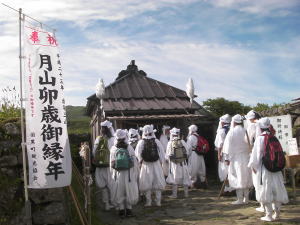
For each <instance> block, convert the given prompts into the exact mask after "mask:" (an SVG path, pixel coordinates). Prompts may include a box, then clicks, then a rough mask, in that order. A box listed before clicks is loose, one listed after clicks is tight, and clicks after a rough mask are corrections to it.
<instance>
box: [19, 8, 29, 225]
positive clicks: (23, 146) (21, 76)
mask: <svg viewBox="0 0 300 225" xmlns="http://www.w3.org/2000/svg"><path fill="white" fill-rule="evenodd" d="M21 32H22V9H21V8H20V9H19V61H20V100H21V101H20V105H21V109H20V110H21V133H22V143H21V146H22V155H23V176H24V192H25V212H26V224H27V225H31V204H30V201H29V199H28V181H27V164H26V142H25V132H24V115H23V82H22V81H23V73H22V34H21Z"/></svg>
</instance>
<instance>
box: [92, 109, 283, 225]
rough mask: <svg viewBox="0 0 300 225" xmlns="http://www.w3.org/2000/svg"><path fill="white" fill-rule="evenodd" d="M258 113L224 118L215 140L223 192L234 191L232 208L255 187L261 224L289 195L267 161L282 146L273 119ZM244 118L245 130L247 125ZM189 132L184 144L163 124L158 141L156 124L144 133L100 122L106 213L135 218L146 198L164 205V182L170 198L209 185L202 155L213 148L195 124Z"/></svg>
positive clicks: (97, 159)
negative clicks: (169, 188)
mask: <svg viewBox="0 0 300 225" xmlns="http://www.w3.org/2000/svg"><path fill="white" fill-rule="evenodd" d="M257 115H258V114H257V113H255V112H254V111H250V112H249V113H248V114H247V115H246V116H245V117H243V116H241V115H239V114H238V115H235V116H233V117H232V118H231V117H230V116H229V115H228V114H226V115H224V116H222V117H220V120H219V126H218V129H217V134H216V138H215V142H214V145H215V150H216V152H217V156H218V157H217V158H218V162H219V164H218V174H219V178H220V181H228V185H226V187H225V190H224V191H225V192H231V191H232V190H235V191H236V196H237V200H236V201H234V202H232V204H235V205H239V204H247V203H248V202H249V189H250V188H251V187H253V186H254V188H255V190H256V200H257V201H258V202H259V203H260V204H261V205H260V207H259V208H257V209H256V210H257V211H260V212H264V213H265V216H264V217H261V220H264V221H274V220H278V219H279V216H280V207H281V204H282V203H287V202H288V196H287V192H286V189H285V186H284V183H283V176H282V172H281V171H280V170H281V169H280V168H279V169H277V170H276V171H270V169H269V168H268V167H267V166H266V164H265V161H266V158H267V156H266V149H268V151H269V149H271V150H272V151H273V152H271V153H270V154H269V153H268V156H269V155H271V156H270V158H271V161H272V160H273V161H274V157H280V155H279V153H278V152H279V150H280V144H279V145H278V143H279V142H276V140H277V139H276V138H275V136H274V133H275V131H274V129H272V126H271V124H270V120H269V119H268V118H260V119H258V117H257ZM245 118H246V119H247V129H245V128H244V126H243V123H244V119H245ZM188 129H189V133H188V136H187V139H186V141H185V140H183V139H182V138H181V137H182V135H181V133H180V129H178V128H176V127H173V128H172V129H171V127H169V126H167V125H164V126H163V127H162V134H161V136H160V138H159V139H157V138H156V135H155V132H156V130H155V129H154V128H153V125H145V126H144V127H143V128H142V134H141V135H140V132H139V130H137V129H133V128H131V129H129V130H123V129H117V130H116V131H114V128H113V126H112V123H111V122H109V121H107V120H106V121H103V122H101V134H100V136H98V137H97V138H96V140H95V142H94V147H93V164H94V165H95V166H96V171H95V180H96V185H97V186H98V187H99V188H100V189H101V190H102V201H103V202H104V204H105V210H110V209H111V208H115V209H117V210H118V212H119V216H120V217H122V218H125V217H131V216H133V212H132V206H133V205H135V204H136V203H137V202H138V201H139V199H141V198H144V199H145V207H151V206H152V205H156V206H158V207H159V206H161V198H162V191H163V190H164V189H165V187H166V184H170V185H172V194H171V195H170V196H169V197H170V198H177V190H178V186H182V187H183V190H184V197H185V198H188V196H189V189H190V188H192V187H194V186H195V185H196V183H199V182H200V183H201V185H202V187H206V185H207V182H206V168H205V161H204V154H205V153H206V152H207V151H208V150H209V146H208V144H207V142H206V141H205V139H204V138H203V137H201V136H200V135H199V134H198V127H197V126H196V125H194V124H193V125H191V126H189V128H188ZM274 138H275V139H274ZM274 140H275V141H274ZM270 141H272V142H270ZM277 141H278V140H277ZM274 143H275V144H274ZM270 146H271V147H270ZM273 146H275V147H273ZM274 149H275V153H274ZM278 149H279V150H278ZM271 150H270V151H271ZM268 159H269V158H268ZM269 161H270V160H269ZM273 161H272V162H273ZM276 163H277V164H278V163H279V160H277V161H276ZM152 197H154V199H152Z"/></svg>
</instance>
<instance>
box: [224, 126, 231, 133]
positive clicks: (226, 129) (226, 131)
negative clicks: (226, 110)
mask: <svg viewBox="0 0 300 225" xmlns="http://www.w3.org/2000/svg"><path fill="white" fill-rule="evenodd" d="M223 129H224V130H225V134H227V133H228V131H229V129H230V126H229V125H225V126H223Z"/></svg>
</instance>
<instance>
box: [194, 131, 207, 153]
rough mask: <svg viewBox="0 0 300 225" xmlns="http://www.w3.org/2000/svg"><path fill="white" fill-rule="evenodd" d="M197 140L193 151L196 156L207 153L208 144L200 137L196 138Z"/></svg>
mask: <svg viewBox="0 0 300 225" xmlns="http://www.w3.org/2000/svg"><path fill="white" fill-rule="evenodd" d="M195 136H196V137H197V138H198V143H197V147H196V149H195V150H194V151H195V152H196V153H197V154H198V155H205V154H206V153H207V152H208V151H209V144H208V141H207V140H206V139H205V138H204V137H202V136H200V135H199V136H197V135H195Z"/></svg>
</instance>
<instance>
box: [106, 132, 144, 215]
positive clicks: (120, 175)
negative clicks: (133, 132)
mask: <svg viewBox="0 0 300 225" xmlns="http://www.w3.org/2000/svg"><path fill="white" fill-rule="evenodd" d="M119 149H127V151H128V155H129V157H130V158H129V160H131V162H132V164H133V166H132V167H131V168H129V169H124V170H117V169H115V168H114V163H115V161H116V158H117V152H118V151H119ZM110 168H111V171H112V185H111V201H112V203H114V205H116V206H117V207H118V209H119V215H120V216H121V217H124V216H127V217H129V216H132V211H131V210H132V205H135V204H136V203H137V202H138V198H139V190H138V183H137V180H138V176H139V174H138V172H139V169H138V168H139V165H138V162H137V160H136V157H135V152H134V149H133V148H132V146H131V145H129V144H128V141H127V134H126V131H125V130H121V129H118V130H116V134H115V143H114V146H112V148H111V150H110Z"/></svg>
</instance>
